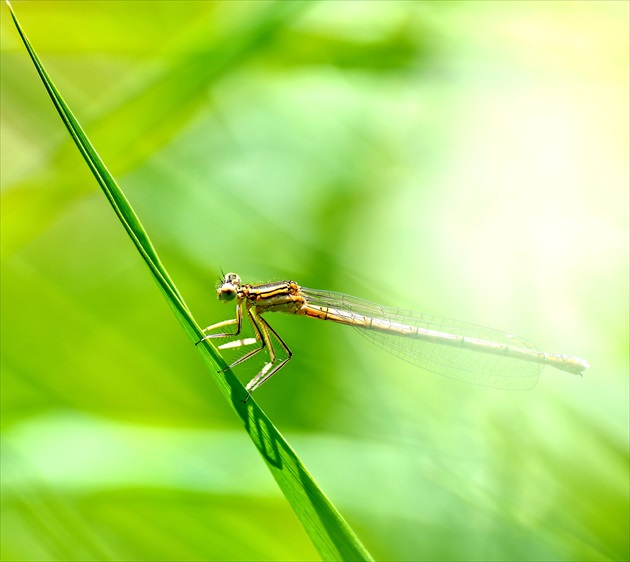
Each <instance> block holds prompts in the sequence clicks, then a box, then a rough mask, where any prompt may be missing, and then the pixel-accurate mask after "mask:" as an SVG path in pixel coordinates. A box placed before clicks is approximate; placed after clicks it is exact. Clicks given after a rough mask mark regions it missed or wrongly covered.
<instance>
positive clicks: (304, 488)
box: [7, 1, 372, 560]
mask: <svg viewBox="0 0 630 562" xmlns="http://www.w3.org/2000/svg"><path fill="white" fill-rule="evenodd" d="M7 4H8V5H9V9H10V10H11V17H12V18H13V21H14V23H15V25H16V27H17V30H18V32H19V34H20V36H21V38H22V41H23V42H24V45H25V46H26V49H27V50H28V53H29V55H30V57H31V59H32V61H33V63H34V65H35V67H36V69H37V72H38V73H39V76H40V77H41V79H42V82H43V84H44V86H45V88H46V90H47V91H48V94H49V95H50V98H51V100H52V102H53V104H54V105H55V108H56V109H57V111H58V113H59V115H60V117H61V119H62V120H63V122H64V124H65V125H66V128H67V129H68V132H69V133H70V135H71V136H72V139H73V140H74V142H75V144H76V146H77V148H78V149H79V151H80V152H81V154H82V156H83V158H84V159H85V161H86V163H87V165H88V166H89V168H90V170H91V171H92V173H93V174H94V177H95V178H96V181H97V182H98V184H99V185H100V187H101V189H102V190H103V193H104V194H105V196H106V197H107V199H108V200H109V202H110V204H111V206H112V208H113V209H114V212H115V213H116V215H117V216H118V218H119V219H120V222H121V223H122V225H123V227H124V228H125V230H126V232H127V234H128V235H129V237H130V238H131V240H132V242H133V243H134V245H135V246H136V248H137V250H138V252H140V255H141V256H142V258H143V259H144V261H145V263H146V264H147V265H148V266H149V269H150V271H151V275H152V276H153V278H154V279H155V281H156V282H157V284H158V286H159V288H160V290H161V291H162V294H163V295H164V297H165V298H166V301H167V302H168V304H169V305H170V306H171V308H172V309H173V312H174V313H175V316H176V318H177V319H178V320H179V322H180V323H181V325H182V326H183V328H184V330H185V331H186V333H187V334H188V337H189V339H190V340H191V343H194V342H197V341H198V340H199V339H200V338H201V336H202V332H201V330H200V328H199V326H198V325H197V323H196V322H195V320H194V318H193V317H192V316H191V314H190V311H189V310H188V307H187V306H186V304H185V302H184V299H183V297H182V296H181V294H180V293H179V291H178V290H177V287H176V286H175V284H174V283H173V281H172V279H171V278H170V276H169V274H168V272H167V271H166V268H165V267H164V265H163V264H162V262H161V261H160V259H159V256H158V254H157V252H156V250H155V248H154V247H153V245H152V244H151V241H150V239H149V236H148V234H147V232H146V231H145V230H144V228H143V226H142V224H141V222H140V220H139V219H138V217H137V215H136V214H135V212H134V210H133V209H132V207H131V205H130V204H129V201H128V200H127V198H126V197H125V195H124V194H123V192H122V191H121V189H120V187H119V186H118V184H117V183H116V181H115V180H114V178H113V177H112V175H111V174H110V173H109V171H108V170H107V167H106V166H105V164H104V162H103V161H102V160H101V158H100V157H99V155H98V153H97V151H96V149H95V148H94V146H93V145H92V143H91V142H90V140H89V139H88V137H87V136H86V134H85V132H84V131H83V129H82V128H81V126H80V125H79V122H78V121H77V119H76V118H75V117H74V115H73V114H72V112H71V111H70V108H69V107H68V106H67V105H66V103H65V102H64V100H63V98H62V97H61V94H60V93H59V91H58V90H57V89H56V88H55V86H54V84H53V82H52V80H51V79H50V77H49V76H48V74H47V72H46V70H45V69H44V67H43V65H42V63H41V61H40V60H39V58H38V57H37V55H36V53H35V51H34V50H33V48H32V46H31V45H30V43H29V41H28V39H27V37H26V35H25V34H24V32H23V30H22V28H21V27H20V25H19V23H18V21H17V18H16V17H15V14H14V13H13V9H12V8H11V5H10V4H9V2H8V1H7ZM197 349H199V352H200V353H201V355H202V357H203V359H204V361H205V362H206V363H207V365H208V366H209V368H210V371H211V372H212V374H213V376H214V378H215V380H216V381H217V383H218V384H219V388H220V389H221V392H222V393H223V395H224V396H225V398H226V399H227V400H228V402H229V403H230V404H231V405H232V408H233V409H234V412H235V413H236V414H237V415H238V416H239V418H240V419H241V420H242V422H243V424H244V427H245V430H246V431H247V433H248V434H249V436H250V437H251V439H252V441H253V443H254V444H255V445H256V447H257V448H258V450H259V452H260V454H261V455H262V457H263V459H264V461H265V462H266V464H267V467H268V468H269V470H270V471H271V473H272V475H273V477H274V478H275V480H276V482H277V483H278V485H279V487H280V489H281V490H282V492H283V493H284V495H285V496H286V498H287V500H288V501H289V503H290V504H291V506H292V508H293V510H294V511H295V513H296V514H297V516H298V518H299V520H300V521H301V523H302V525H303V526H304V529H305V530H306V532H307V533H308V535H309V537H310V538H311V540H312V542H313V544H314V545H315V547H316V548H317V550H318V551H319V553H320V555H321V556H322V558H323V559H325V560H371V559H372V557H371V556H370V554H369V553H368V551H367V550H366V549H365V547H364V546H363V545H362V543H361V542H360V540H359V539H358V537H357V536H356V535H355V534H354V532H353V531H352V529H351V528H350V527H349V526H348V524H347V523H346V521H345V520H344V519H343V517H342V516H341V515H340V513H339V512H338V511H337V509H336V508H335V506H334V505H332V503H331V502H330V500H329V499H328V498H327V497H326V496H325V495H324V493H323V492H322V490H321V489H320V488H319V486H318V485H317V483H316V482H315V481H314V480H313V478H312V476H311V475H310V474H309V472H308V470H307V469H306V467H305V466H304V464H303V463H302V462H301V460H300V459H299V458H298V456H297V455H296V453H295V451H294V450H293V449H292V448H291V446H290V445H289V444H288V443H287V441H286V440H285V439H284V437H283V436H282V435H281V434H280V432H279V431H278V430H277V428H276V427H275V426H274V425H273V423H272V422H271V421H270V420H269V418H268V417H267V416H266V415H265V414H264V412H263V411H262V410H261V409H260V407H259V406H258V405H257V404H256V402H255V401H254V400H253V399H251V400H248V401H247V402H246V403H244V402H243V399H244V398H245V396H246V395H247V393H246V391H245V389H244V388H243V385H242V384H241V383H240V382H239V381H238V379H237V378H236V377H235V376H234V375H233V373H232V372H231V371H229V370H227V371H223V369H225V368H226V367H227V365H226V363H225V361H224V360H223V358H222V357H221V355H220V354H219V353H218V351H217V350H216V349H215V348H214V346H212V345H211V344H209V343H208V342H205V343H204V344H203V345H199V346H197Z"/></svg>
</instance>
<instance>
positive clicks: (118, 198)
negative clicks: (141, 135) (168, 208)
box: [7, 0, 185, 308]
mask: <svg viewBox="0 0 630 562" xmlns="http://www.w3.org/2000/svg"><path fill="white" fill-rule="evenodd" d="M7 4H8V6H9V9H10V11H11V17H12V18H13V22H14V23H15V26H16V28H17V30H18V33H19V34H20V37H21V38H22V41H23V43H24V45H25V47H26V49H27V51H28V53H29V55H30V57H31V60H32V61H33V63H34V64H35V67H36V69H37V72H38V73H39V75H40V77H41V79H42V82H43V84H44V86H45V88H46V90H47V91H48V94H49V96H50V98H51V100H52V101H53V104H54V105H55V108H56V109H57V112H58V113H59V115H60V117H61V119H62V120H63V122H64V124H65V125H66V128H67V129H68V131H69V132H70V135H71V136H72V138H73V140H74V141H75V144H76V145H77V148H78V149H79V151H80V152H81V154H82V156H83V158H84V159H85V161H86V163H87V164H88V166H89V167H90V169H91V171H92V173H93V174H94V176H95V178H96V180H97V181H98V183H99V185H100V186H101V188H102V189H103V192H104V193H105V195H106V196H107V198H108V199H109V201H110V203H111V205H112V207H113V208H114V210H115V211H116V214H117V215H118V218H119V219H120V221H121V222H122V223H123V225H124V227H125V229H126V230H127V232H128V234H129V235H130V236H131V238H132V240H133V242H134V244H135V245H136V247H137V248H138V250H140V252H141V253H142V256H143V257H144V258H145V261H146V262H147V263H148V265H149V267H151V268H152V269H153V270H154V273H156V274H157V275H158V276H160V277H161V284H165V285H168V287H169V289H170V291H172V293H173V296H174V297H175V298H177V300H179V301H180V303H181V305H182V306H183V307H184V308H185V304H184V301H183V299H182V297H181V295H180V294H179V292H178V291H177V288H176V287H175V285H174V283H173V282H172V280H171V279H170V277H169V276H168V273H167V272H166V269H165V268H164V266H163V265H162V263H161V261H160V259H159V258H158V256H157V253H156V251H155V249H154V247H153V245H152V244H151V241H150V240H149V238H148V236H147V234H146V232H145V231H144V229H143V228H142V226H141V225H140V221H139V220H138V217H137V216H136V214H135V212H134V211H133V209H132V207H131V205H130V204H129V201H128V200H127V198H126V197H125V195H124V194H123V192H122V190H121V189H120V188H119V187H118V185H117V184H116V181H115V180H114V178H113V176H112V175H111V174H110V172H109V170H108V169H107V167H106V166H105V164H104V163H103V161H102V160H101V158H100V157H99V156H98V154H97V152H96V150H95V149H94V146H93V145H92V143H91V142H90V140H89V139H88V138H87V136H86V134H85V133H84V131H83V129H82V128H81V126H80V125H79V123H78V121H77V120H76V118H75V117H74V114H73V113H72V111H71V110H70V108H69V107H68V105H67V104H66V103H65V102H64V100H63V98H62V97H61V94H60V93H59V92H58V90H57V89H56V88H55V86H54V85H53V83H52V80H51V79H50V76H49V75H48V73H47V72H46V70H45V69H44V67H43V66H42V64H41V62H40V61H39V58H38V57H37V55H36V54H35V51H34V50H33V47H32V46H31V44H30V42H29V40H28V38H27V37H26V35H25V34H24V32H23V31H22V28H21V27H20V25H19V22H18V21H17V19H16V16H15V14H14V12H13V9H12V7H11V4H10V3H9V1H8V0H7Z"/></svg>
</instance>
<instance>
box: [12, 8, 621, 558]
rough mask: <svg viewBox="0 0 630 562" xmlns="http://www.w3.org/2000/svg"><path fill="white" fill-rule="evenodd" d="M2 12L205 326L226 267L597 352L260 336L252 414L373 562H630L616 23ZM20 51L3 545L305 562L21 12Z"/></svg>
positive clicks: (321, 334) (308, 553) (514, 14)
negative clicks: (492, 360) (421, 349)
mask: <svg viewBox="0 0 630 562" xmlns="http://www.w3.org/2000/svg"><path fill="white" fill-rule="evenodd" d="M13 4H14V7H15V9H16V12H17V16H18V18H19V19H20V22H21V24H22V25H23V26H24V29H25V31H26V33H27V34H28V35H29V38H30V40H31V42H32V43H33V46H34V47H35V49H36V50H37V51H38V53H39V55H40V57H41V58H42V60H43V62H44V64H45V65H46V68H47V69H48V71H49V72H50V74H51V76H52V78H53V80H54V81H55V83H56V85H57V87H58V88H59V89H60V91H61V93H62V95H63V96H64V97H65V99H66V101H67V102H68V103H69V105H70V107H71V108H72V110H73V111H74V112H75V115H76V116H77V117H78V118H79V120H80V121H81V123H82V125H83V126H84V128H85V130H86V132H87V134H88V136H90V138H91V139H92V141H93V142H94V143H95V145H96V148H97V150H98V151H99V152H100V154H101V156H102V157H103V159H104V160H105V162H106V163H107V165H108V166H109V168H110V170H111V171H112V173H113V174H114V175H115V177H116V178H117V179H118V181H119V183H120V185H121V186H122V188H123V190H124V191H125V192H126V194H127V196H128V197H129V199H130V201H131V203H132V205H133V206H134V207H135V209H136V212H137V213H138V214H139V216H140V219H141V221H142V222H143V223H144V225H145V227H146V228H147V230H148V231H149V234H150V236H151V237H152V240H153V242H154V244H155V245H156V248H157V250H158V252H159V254H160V255H161V257H162V259H163V261H164V263H165V265H166V267H167V268H168V269H169V271H170V273H171V276H172V277H173V279H174V281H175V283H176V284H177V285H178V287H179V289H180V291H181V292H182V293H183V295H184V297H185V298H186V300H187V303H188V305H189V306H190V307H191V309H192V310H193V312H194V313H195V315H196V317H197V319H198V322H199V323H200V324H201V325H203V326H205V325H208V324H210V323H214V322H216V321H219V320H221V319H224V318H228V317H230V316H231V315H232V314H233V307H231V306H224V305H221V304H220V303H219V302H218V301H217V300H216V293H215V286H216V282H217V279H218V276H219V274H220V270H221V268H222V269H223V271H226V272H227V271H236V272H238V273H239V274H240V275H241V276H242V277H243V279H244V280H245V281H249V282H264V281H270V280H278V279H287V278H291V279H295V280H297V281H298V282H299V283H301V284H303V285H305V286H309V287H316V288H322V289H330V290H337V291H343V292H348V293H351V294H354V295H355V296H358V297H362V298H366V299H369V300H373V301H376V302H381V303H383V304H388V305H394V306H400V307H403V308H409V309H414V310H418V311H423V312H429V313H433V314H438V315H441V316H445V317H451V318H457V319H459V320H464V321H468V322H474V323H478V324H483V325H488V326H490V327H495V328H499V329H505V330H509V331H514V332H516V333H518V334H519V335H522V336H523V337H526V338H529V339H531V340H533V341H535V342H536V344H537V345H538V346H539V347H540V348H541V349H543V350H545V351H548V352H552V353H568V354H575V355H579V356H581V357H584V358H586V359H587V360H589V361H590V363H591V366H592V368H591V369H590V370H589V371H587V372H586V374H585V376H584V377H583V378H578V377H573V376H571V375H568V374H565V373H562V372H559V371H554V370H553V369H549V368H548V369H546V370H545V371H544V372H543V374H542V376H541V379H540V382H539V384H538V385H537V387H536V388H535V389H534V390H532V391H529V392H502V391H494V390H489V389H484V388H478V387H474V386H469V385H465V384H461V383H457V382H454V381H450V380H448V379H444V378H441V377H438V376H437V375H433V374H431V373H427V372H424V371H422V370H420V369H418V368H416V367H413V366H411V365H408V364H406V363H404V362H402V361H399V360H398V359H396V358H395V357H393V356H391V355H389V354H387V353H386V352H384V351H381V350H379V349H378V348H376V347H374V346H372V345H370V344H369V343H368V342H367V341H365V340H364V339H363V338H361V337H360V335H358V334H357V333H356V332H354V331H353V330H350V329H347V328H344V327H342V326H336V325H330V324H325V323H318V322H315V321H307V320H305V319H301V318H294V317H282V316H281V315H280V316H278V317H275V316H271V317H269V318H268V320H269V321H270V322H272V325H273V326H274V327H275V328H276V329H277V330H278V331H279V332H280V334H282V335H283V336H284V338H285V340H286V341H287V343H288V344H289V346H290V347H291V348H292V350H293V352H294V354H295V357H294V359H293V361H292V362H291V363H290V365H289V366H288V367H286V368H285V369H284V370H283V371H282V372H281V374H279V375H278V376H277V377H275V378H274V379H272V381H271V382H269V383H267V384H266V385H265V386H264V387H263V388H262V389H260V390H259V391H258V392H257V393H256V395H255V398H256V400H257V401H258V402H259V403H260V404H261V405H262V407H263V408H264V409H265V411H266V412H267V413H268V415H269V416H270V417H271V419H272V420H274V422H275V423H276V424H277V426H278V427H279V429H280V431H282V432H283V433H284V434H285V435H286V436H287V437H288V439H289V441H290V442H291V443H292V445H293V446H294V448H295V449H296V451H297V453H298V454H299V455H300V457H301V458H302V459H303V461H304V462H305V464H306V466H307V467H308V468H309V470H310V471H311V472H312V473H313V475H314V476H315V478H316V480H317V481H318V482H319V483H320V484H321V486H322V487H323V489H324V491H325V492H326V493H327V494H328V495H329V497H330V499H331V500H332V501H333V503H334V504H335V505H336V506H337V507H338V508H339V510H340V511H341V512H342V514H343V515H344V516H345V517H346V519H347V520H348V522H349V523H350V525H351V526H352V527H353V528H354V529H355V531H356V532H357V533H358V535H359V536H360V538H361V539H362V540H363V541H364V543H365V545H366V546H367V548H368V549H369V550H370V551H371V553H372V554H373V555H374V556H375V557H376V558H377V559H383V560H625V559H628V556H629V552H628V522H629V521H628V501H629V500H628V400H629V399H628V392H629V379H628V353H629V349H628V348H629V344H628V322H629V320H628V318H629V305H628V289H629V286H628V285H629V281H628V236H629V228H628V204H629V203H628V184H629V175H628V151H629V135H628V120H629V115H628V96H629V87H628V62H629V61H628V17H629V13H628V12H629V4H628V3H626V2H605V1H598V2H554V1H548V2H525V1H517V2H501V3H499V2H396V1H387V2H362V3H359V2H308V3H298V2H291V3H289V2H266V1H256V2H232V1H230V2H166V1H160V2H54V1H51V2H19V1H16V2H14V3H13ZM1 49H2V51H1V54H2V89H1V94H2V128H1V134H2V138H1V140H2V168H1V174H2V175H1V184H2V537H1V538H2V557H3V559H4V560H312V559H316V558H317V553H316V551H315V550H314V548H313V546H312V545H311V544H310V542H309V540H308V538H307V536H306V534H305V533H304V531H303V530H302V528H301V527H300V525H299V523H298V521H297V518H296V517H295V515H294V514H293V512H292V511H291V510H290V508H289V507H288V504H287V503H286V501H285V500H284V498H283V497H282V496H281V494H280V492H279V491H278V488H277V487H276V485H275V483H274V481H273V479H272V478H271V476H270V475H269V473H268V472H267V470H266V468H265V466H264V463H263V462H262V461H261V459H260V457H259V455H258V453H257V451H256V449H255V447H253V446H252V443H251V442H250V440H249V438H248V436H247V435H246V433H245V432H244V431H242V427H241V426H240V422H239V420H238V419H237V417H236V416H234V414H233V412H232V410H231V408H230V407H229V406H228V404H226V403H225V401H224V400H223V398H222V396H221V395H220V394H219V392H218V391H217V388H216V386H215V384H214V382H213V379H212V376H211V374H210V373H208V371H207V369H206V368H205V366H204V365H203V363H202V361H201V360H200V357H199V354H198V353H197V351H196V349H195V348H194V347H193V346H192V345H191V344H190V342H189V341H188V340H187V339H186V337H185V335H184V333H183V331H182V330H181V329H180V327H179V325H178V324H177V322H176V321H175V320H174V317H173V315H172V314H171V312H170V310H169V308H168V306H167V305H166V304H165V302H164V300H163V299H162V297H161V295H160V293H159V291H158V290H157V287H156V286H155V285H154V283H153V282H152V281H151V279H150V276H149V274H148V271H147V270H146V267H145V265H144V264H143V263H142V261H141V259H140V257H139V255H138V254H137V252H136V250H135V249H134V248H133V247H132V245H131V244H130V242H129V239H128V238H127V236H126V234H125V233H124V231H123V229H122V228H121V226H120V224H119V223H118V221H117V219H116V217H115V216H114V214H113V213H112V211H111V209H110V207H109V205H108V204H107V202H106V200H105V198H104V197H103V195H102V193H101V192H100V190H99V189H98V187H97V185H96V182H95V180H94V179H93V177H92V176H91V175H90V172H89V171H88V169H87V167H86V165H85V163H84V161H83V160H82V158H81V156H80V155H79V153H78V151H77V150H76V148H75V147H74V145H73V144H72V143H71V141H70V138H69V135H68V134H67V132H66V131H65V129H64V128H63V126H62V123H61V121H60V120H59V117H58V116H57V114H56V113H55V111H54V108H53V106H52V104H51V103H50V101H49V99H48V97H47V95H46V94H45V91H44V89H43V87H42V85H41V83H40V82H39V79H38V78H37V76H36V73H35V71H34V69H33V67H32V63H31V62H30V60H29V59H28V57H27V54H26V52H25V50H24V48H23V46H22V45H21V43H20V42H19V38H18V35H17V32H16V31H15V29H14V28H13V25H12V22H11V20H10V17H9V15H8V10H7V9H6V6H2V43H1ZM254 370H255V365H252V366H247V365H245V366H243V367H242V368H240V369H238V370H237V371H236V373H237V375H238V376H239V377H240V378H241V380H243V381H244V382H246V381H247V380H249V378H250V377H251V376H252V374H253V371H254Z"/></svg>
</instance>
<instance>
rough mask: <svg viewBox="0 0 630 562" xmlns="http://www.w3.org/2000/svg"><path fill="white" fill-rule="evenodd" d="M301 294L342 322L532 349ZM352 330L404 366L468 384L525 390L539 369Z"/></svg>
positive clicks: (415, 317)
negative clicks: (372, 322) (371, 322)
mask: <svg viewBox="0 0 630 562" xmlns="http://www.w3.org/2000/svg"><path fill="white" fill-rule="evenodd" d="M301 289H302V293H303V294H304V296H305V297H306V298H307V300H308V302H309V303H310V304H313V305H316V306H321V307H327V308H330V309H334V310H335V311H337V313H338V314H340V315H341V316H343V317H347V318H361V317H369V318H376V319H379V320H382V321H384V322H387V323H391V324H392V325H394V324H396V325H400V324H402V325H405V326H412V327H416V328H422V329H426V330H435V331H438V332H442V333H447V334H453V335H457V336H466V337H469V338H476V339H479V340H484V341H487V342H492V343H498V344H507V345H510V346H513V347H519V348H524V349H531V350H535V349H536V348H535V346H534V345H533V344H532V343H531V342H529V341H527V340H524V339H523V338H520V337H518V336H514V335H512V334H506V333H503V332H501V331H499V330H493V329H491V328H484V327H483V326H477V325H475V324H467V323H465V322H459V321H457V320H450V319H447V318H440V317H437V316H432V315H430V314H421V313H417V312H412V311H409V310H401V309H398V308H390V307H386V306H382V305H379V304H375V303H371V302H368V301H364V300H362V299H358V298H356V297H352V296H350V295H345V294H343V293H335V292H332V291H321V290H319V289H308V288H305V287H302V288H301ZM355 329H356V330H357V331H358V332H359V333H360V334H361V335H362V336H364V337H365V338H367V339H368V340H370V341H371V342H373V343H374V344H376V345H377V346H379V347H381V348H383V349H385V350H386V351H389V352H390V353H392V354H393V355H395V356H397V357H400V358H401V359H403V360H405V361H408V362H409V363H413V364H414V365H417V366H419V367H422V368H423V369H426V370H428V371H432V372H434V373H437V374H439V375H443V376H445V377H450V378H452V379H457V380H460V381H464V382H468V383H473V384H478V385H483V386H490V387H494V388H502V389H509V390H526V389H529V388H532V387H534V386H535V385H536V383H537V382H538V376H539V375H540V372H541V371H542V369H543V365H540V364H538V363H533V362H529V361H523V360H521V359H515V358H513V357H506V356H504V355H495V354H492V353H484V352H479V351H476V350H473V349H464V348H458V347H451V346H447V345H440V344H436V343H431V342H427V341H422V340H419V339H414V338H409V337H404V336H401V335H396V334H393V333H386V332H382V331H377V330H370V329H367V328H363V327H355Z"/></svg>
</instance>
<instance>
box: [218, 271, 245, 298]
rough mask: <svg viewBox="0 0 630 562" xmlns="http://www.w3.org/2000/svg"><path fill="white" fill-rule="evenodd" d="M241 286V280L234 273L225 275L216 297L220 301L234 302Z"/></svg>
mask: <svg viewBox="0 0 630 562" xmlns="http://www.w3.org/2000/svg"><path fill="white" fill-rule="evenodd" d="M240 285H241V278H240V277H239V276H238V275H236V273H227V274H226V275H225V277H223V280H222V282H221V286H220V287H219V288H218V289H217V296H218V297H219V300H220V301H223V302H229V301H231V300H234V298H235V297H236V295H237V293H238V288H239V287H240Z"/></svg>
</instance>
